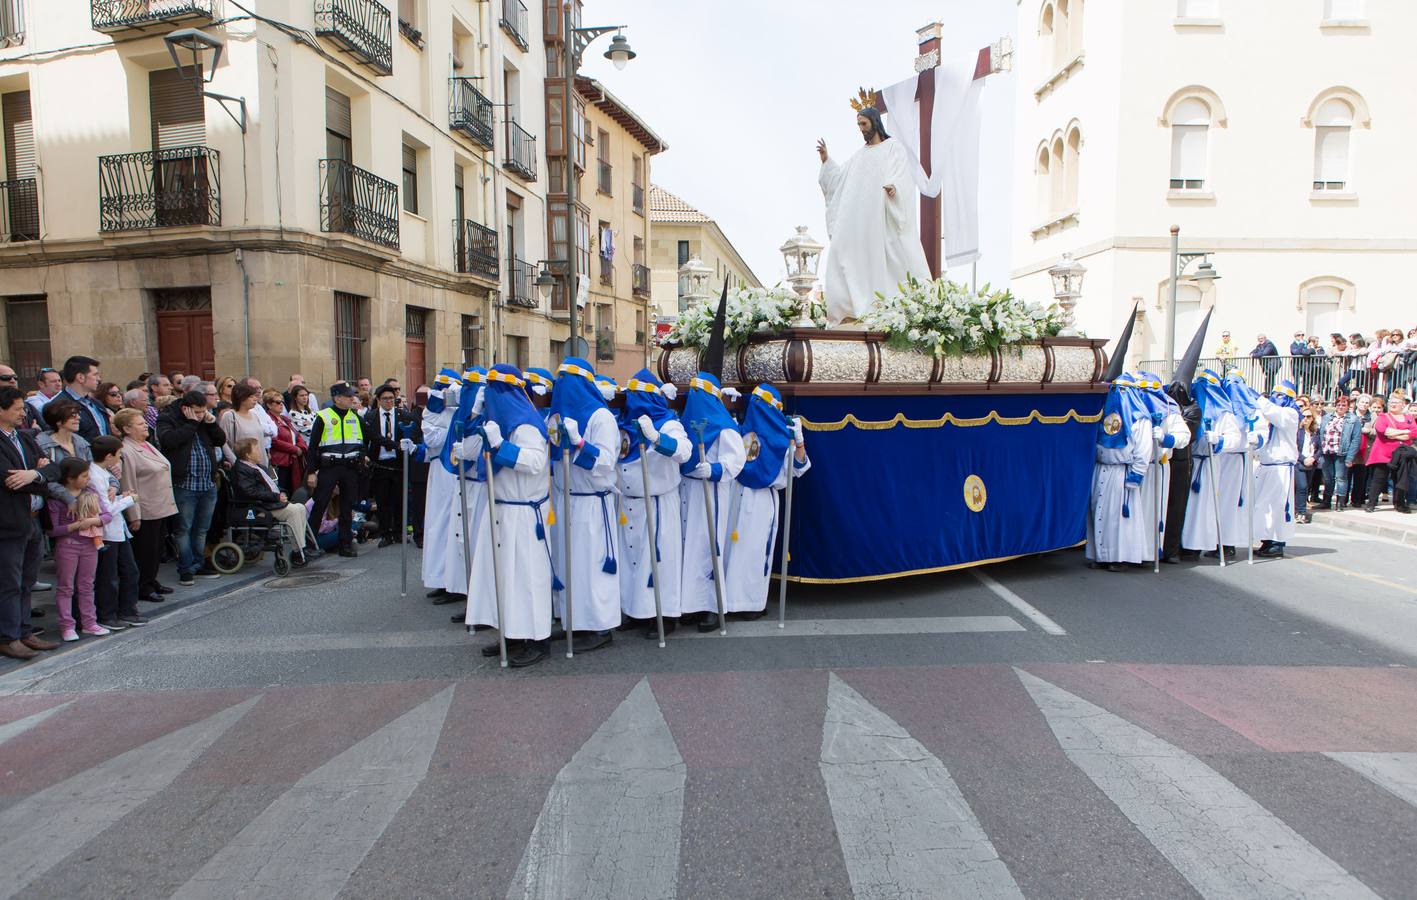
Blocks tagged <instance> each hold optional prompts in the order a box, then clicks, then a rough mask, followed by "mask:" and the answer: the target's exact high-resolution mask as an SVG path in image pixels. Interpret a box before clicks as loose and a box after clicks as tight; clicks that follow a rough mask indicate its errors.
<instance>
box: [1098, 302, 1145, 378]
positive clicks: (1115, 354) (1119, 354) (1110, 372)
mask: <svg viewBox="0 0 1417 900" xmlns="http://www.w3.org/2000/svg"><path fill="white" fill-rule="evenodd" d="M1140 308H1141V304H1140V303H1138V304H1135V305H1133V306H1132V314H1131V315H1129V316H1127V325H1126V327H1125V328H1123V329H1122V336H1121V337H1119V338H1117V349H1116V350H1114V351H1112V359H1111V360H1110V361H1109V362H1108V363H1107V372H1106V373H1105V374H1104V375H1103V376H1102V380H1103V381H1116V380H1117V376H1118V375H1121V374H1122V371H1123V370H1124V369H1125V368H1126V366H1127V347H1128V345H1129V344H1131V342H1132V329H1133V328H1135V327H1136V324H1137V310H1138V309H1140Z"/></svg>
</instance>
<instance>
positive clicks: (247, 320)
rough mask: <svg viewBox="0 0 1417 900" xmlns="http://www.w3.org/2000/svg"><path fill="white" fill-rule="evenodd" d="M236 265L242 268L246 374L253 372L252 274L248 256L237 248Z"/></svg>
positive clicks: (242, 310) (242, 324)
mask: <svg viewBox="0 0 1417 900" xmlns="http://www.w3.org/2000/svg"><path fill="white" fill-rule="evenodd" d="M236 266H237V268H239V269H240V270H241V329H242V334H241V343H242V345H243V347H244V348H245V353H246V369H245V372H246V375H247V376H248V377H249V376H250V375H251V374H252V373H251V276H250V274H249V273H247V271H246V258H245V256H243V255H242V253H241V248H240V247H238V248H236Z"/></svg>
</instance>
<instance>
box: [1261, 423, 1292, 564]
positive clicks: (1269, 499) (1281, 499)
mask: <svg viewBox="0 0 1417 900" xmlns="http://www.w3.org/2000/svg"><path fill="white" fill-rule="evenodd" d="M1259 406H1260V414H1261V415H1262V416H1264V419H1265V421H1266V422H1268V423H1269V424H1270V427H1271V431H1270V433H1269V435H1268V439H1267V440H1266V441H1265V442H1264V443H1263V444H1262V445H1261V446H1260V449H1259V450H1258V451H1257V452H1256V453H1255V459H1256V460H1257V461H1258V463H1259V466H1258V468H1257V469H1256V472H1255V540H1257V541H1279V542H1280V543H1286V542H1288V541H1290V540H1293V538H1294V464H1295V463H1296V462H1297V461H1298V459H1299V447H1298V436H1299V410H1298V408H1297V407H1293V406H1280V405H1279V404H1277V403H1274V402H1273V401H1271V400H1270V399H1269V398H1267V397H1262V398H1260V403H1259Z"/></svg>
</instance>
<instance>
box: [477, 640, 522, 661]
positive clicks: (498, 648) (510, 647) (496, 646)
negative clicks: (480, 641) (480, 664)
mask: <svg viewBox="0 0 1417 900" xmlns="http://www.w3.org/2000/svg"><path fill="white" fill-rule="evenodd" d="M519 643H521V642H520V641H507V658H508V659H510V658H511V657H512V656H514V655H515V654H516V652H517V650H518V649H519V648H518V647H517V644H519ZM481 653H482V655H483V656H485V657H487V658H488V659H492V658H493V657H496V656H501V655H502V644H501V642H500V641H493V642H492V643H490V644H488V645H487V646H485V647H483V648H482V650H481Z"/></svg>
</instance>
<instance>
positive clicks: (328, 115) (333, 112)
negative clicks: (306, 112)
mask: <svg viewBox="0 0 1417 900" xmlns="http://www.w3.org/2000/svg"><path fill="white" fill-rule="evenodd" d="M325 128H326V130H328V131H333V132H334V133H335V134H337V135H339V136H340V137H342V138H346V139H347V138H350V137H352V136H353V134H354V126H353V118H352V117H351V115H350V112H349V98H348V97H346V96H345V95H344V94H341V93H340V92H339V91H337V90H335V89H334V88H331V87H327V88H325Z"/></svg>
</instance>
